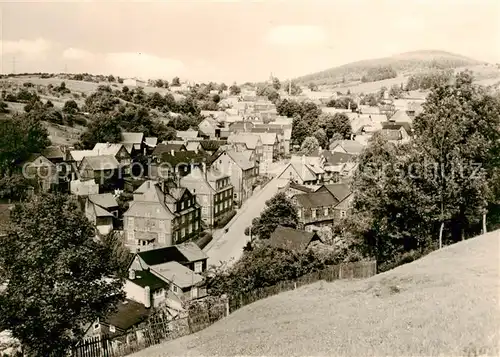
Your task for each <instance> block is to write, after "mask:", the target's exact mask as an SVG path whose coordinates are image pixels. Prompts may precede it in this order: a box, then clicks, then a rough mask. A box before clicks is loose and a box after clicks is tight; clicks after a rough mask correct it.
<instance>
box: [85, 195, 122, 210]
mask: <svg viewBox="0 0 500 357" xmlns="http://www.w3.org/2000/svg"><path fill="white" fill-rule="evenodd" d="M89 200H90V202H92V203H94V204H96V205H99V206H101V207H102V208H114V207H118V202H116V199H115V196H113V195H112V194H111V193H100V194H95V195H89Z"/></svg>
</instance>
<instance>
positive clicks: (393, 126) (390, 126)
mask: <svg viewBox="0 0 500 357" xmlns="http://www.w3.org/2000/svg"><path fill="white" fill-rule="evenodd" d="M401 127H402V128H403V129H404V130H405V131H406V132H407V133H408V134H411V131H412V130H411V124H410V123H407V122H398V121H393V120H391V121H387V122H384V123H382V130H399V129H401Z"/></svg>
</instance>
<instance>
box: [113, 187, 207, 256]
mask: <svg viewBox="0 0 500 357" xmlns="http://www.w3.org/2000/svg"><path fill="white" fill-rule="evenodd" d="M123 217H124V222H123V226H124V231H125V240H126V244H127V245H128V246H131V247H140V248H141V249H151V248H154V247H162V246H163V247H164V246H171V245H174V244H178V243H182V242H184V241H187V240H189V239H193V238H196V237H197V236H198V234H199V232H200V228H201V224H200V206H199V205H198V204H197V203H196V197H195V196H194V195H193V194H191V192H190V191H189V190H188V189H186V188H178V187H175V188H172V187H168V185H165V184H160V183H157V182H155V181H151V180H149V181H146V182H144V183H143V184H142V185H141V186H140V187H139V188H138V189H137V190H136V191H134V198H133V200H132V201H131V202H130V203H129V209H128V210H127V211H126V212H125V213H124V215H123Z"/></svg>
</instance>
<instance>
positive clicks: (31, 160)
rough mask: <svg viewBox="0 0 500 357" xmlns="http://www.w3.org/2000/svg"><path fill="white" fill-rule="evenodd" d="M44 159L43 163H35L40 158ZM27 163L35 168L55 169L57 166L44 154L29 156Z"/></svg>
mask: <svg viewBox="0 0 500 357" xmlns="http://www.w3.org/2000/svg"><path fill="white" fill-rule="evenodd" d="M40 157H41V158H43V159H42V160H41V163H40V162H35V161H36V159H38V158H40ZM26 162H27V163H31V164H30V166H33V167H48V166H50V167H55V164H54V163H52V161H50V160H49V159H47V158H46V157H45V156H43V155H42V154H30V155H29V156H28V158H27V159H26Z"/></svg>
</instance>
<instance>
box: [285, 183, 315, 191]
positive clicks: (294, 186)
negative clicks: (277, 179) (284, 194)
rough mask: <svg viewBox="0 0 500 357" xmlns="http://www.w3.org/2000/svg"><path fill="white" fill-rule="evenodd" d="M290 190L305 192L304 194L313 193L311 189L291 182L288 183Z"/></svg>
mask: <svg viewBox="0 0 500 357" xmlns="http://www.w3.org/2000/svg"><path fill="white" fill-rule="evenodd" d="M290 188H293V189H295V190H299V191H302V192H306V193H310V192H314V190H313V189H311V188H310V187H307V186H303V185H299V184H296V183H293V182H290Z"/></svg>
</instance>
